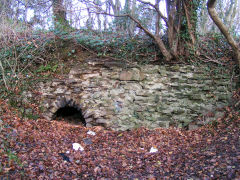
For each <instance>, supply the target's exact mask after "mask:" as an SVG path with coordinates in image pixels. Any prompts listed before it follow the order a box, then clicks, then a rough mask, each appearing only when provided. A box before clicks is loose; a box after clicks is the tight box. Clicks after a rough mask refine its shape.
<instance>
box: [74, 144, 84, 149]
mask: <svg viewBox="0 0 240 180" xmlns="http://www.w3.org/2000/svg"><path fill="white" fill-rule="evenodd" d="M72 146H73V149H74V150H75V151H78V150H79V151H84V148H83V147H82V146H81V145H80V144H78V143H73V144H72Z"/></svg>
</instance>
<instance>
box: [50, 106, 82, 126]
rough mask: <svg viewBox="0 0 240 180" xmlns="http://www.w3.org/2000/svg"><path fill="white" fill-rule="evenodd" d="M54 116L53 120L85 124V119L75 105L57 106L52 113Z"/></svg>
mask: <svg viewBox="0 0 240 180" xmlns="http://www.w3.org/2000/svg"><path fill="white" fill-rule="evenodd" d="M54 117H55V118H54V120H58V121H66V122H69V123H72V124H76V125H83V126H86V121H85V118H84V117H83V115H82V112H81V110H78V109H77V108H75V107H71V106H65V107H62V108H59V109H58V110H57V112H56V113H55V114H54Z"/></svg>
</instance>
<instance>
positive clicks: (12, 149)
mask: <svg viewBox="0 0 240 180" xmlns="http://www.w3.org/2000/svg"><path fill="white" fill-rule="evenodd" d="M35 93H37V92H35ZM235 95H236V96H235V97H237V98H238V101H239V100H240V90H239V91H238V92H236V94H235ZM10 104H11V103H10V102H9V100H7V99H0V147H1V148H0V179H101V180H104V179H109V180H110V179H133V180H142V179H148V180H155V179H206V180H207V179H240V114H239V112H238V111H236V110H234V108H232V107H225V108H224V112H225V114H224V116H223V117H222V118H219V119H216V120H215V121H213V122H212V123H211V124H209V125H206V126H203V127H201V128H199V129H196V130H191V131H186V130H181V129H173V128H170V129H163V128H158V129H154V130H149V129H146V128H143V127H141V128H138V129H134V130H129V131H123V132H116V131H110V130H105V129H103V128H102V127H92V128H86V127H83V126H81V125H73V124H69V123H67V122H64V121H48V120H46V119H42V118H32V119H31V118H23V117H22V116H21V115H20V114H19V110H18V109H17V108H16V107H13V106H11V105H10ZM28 106H29V107H31V108H32V109H33V111H34V112H36V114H39V115H40V114H41V111H40V109H39V107H38V105H37V104H35V103H32V104H29V105H28ZM39 117H40V116H39ZM89 132H91V133H92V132H94V133H95V135H94V134H91V133H89ZM73 143H79V144H80V145H81V146H82V147H83V149H84V150H82V151H80V150H74V149H73ZM151 150H155V151H151Z"/></svg>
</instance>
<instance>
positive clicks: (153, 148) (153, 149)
mask: <svg viewBox="0 0 240 180" xmlns="http://www.w3.org/2000/svg"><path fill="white" fill-rule="evenodd" d="M155 152H158V149H157V148H155V147H151V149H150V153H155Z"/></svg>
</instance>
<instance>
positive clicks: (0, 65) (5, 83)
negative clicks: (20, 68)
mask: <svg viewBox="0 0 240 180" xmlns="http://www.w3.org/2000/svg"><path fill="white" fill-rule="evenodd" d="M0 67H1V69H2V77H3V82H4V85H5V87H6V88H7V89H8V85H7V82H6V77H5V71H4V68H3V65H2V60H0Z"/></svg>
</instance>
